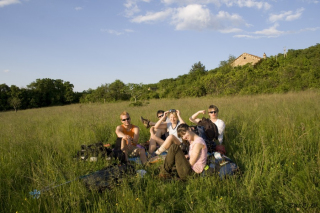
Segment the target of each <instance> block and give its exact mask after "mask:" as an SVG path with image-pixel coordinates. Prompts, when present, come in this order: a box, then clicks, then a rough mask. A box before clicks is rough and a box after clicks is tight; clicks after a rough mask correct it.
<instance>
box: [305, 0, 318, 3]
mask: <svg viewBox="0 0 320 213" xmlns="http://www.w3.org/2000/svg"><path fill="white" fill-rule="evenodd" d="M301 1H302V2H307V3H309V4H310V3H314V4H318V3H319V1H317V0H301Z"/></svg>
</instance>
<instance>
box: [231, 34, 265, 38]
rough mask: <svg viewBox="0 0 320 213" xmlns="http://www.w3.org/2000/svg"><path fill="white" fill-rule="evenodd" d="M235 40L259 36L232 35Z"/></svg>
mask: <svg viewBox="0 0 320 213" xmlns="http://www.w3.org/2000/svg"><path fill="white" fill-rule="evenodd" d="M233 37H235V38H260V37H259V36H252V35H234V36H233Z"/></svg>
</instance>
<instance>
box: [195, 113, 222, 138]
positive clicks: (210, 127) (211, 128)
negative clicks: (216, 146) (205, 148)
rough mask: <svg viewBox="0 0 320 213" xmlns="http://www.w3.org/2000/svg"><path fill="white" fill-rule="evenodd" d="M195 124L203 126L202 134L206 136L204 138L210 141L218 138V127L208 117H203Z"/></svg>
mask: <svg viewBox="0 0 320 213" xmlns="http://www.w3.org/2000/svg"><path fill="white" fill-rule="evenodd" d="M197 126H202V127H203V128H204V134H205V136H206V139H208V140H210V141H214V140H218V136H219V131H218V127H217V125H216V124H215V123H213V122H212V121H211V120H210V119H209V118H205V117H203V118H202V119H201V121H199V122H198V124H197ZM201 134H203V133H201ZM201 137H202V136H201Z"/></svg>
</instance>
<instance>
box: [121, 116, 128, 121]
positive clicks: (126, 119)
mask: <svg viewBox="0 0 320 213" xmlns="http://www.w3.org/2000/svg"><path fill="white" fill-rule="evenodd" d="M121 120H122V121H128V120H130V117H129V118H125V119H121Z"/></svg>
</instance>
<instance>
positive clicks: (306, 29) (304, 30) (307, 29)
mask: <svg viewBox="0 0 320 213" xmlns="http://www.w3.org/2000/svg"><path fill="white" fill-rule="evenodd" d="M317 30H320V27H314V28H305V29H301V30H300V31H299V32H306V31H317Z"/></svg>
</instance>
